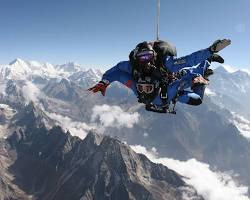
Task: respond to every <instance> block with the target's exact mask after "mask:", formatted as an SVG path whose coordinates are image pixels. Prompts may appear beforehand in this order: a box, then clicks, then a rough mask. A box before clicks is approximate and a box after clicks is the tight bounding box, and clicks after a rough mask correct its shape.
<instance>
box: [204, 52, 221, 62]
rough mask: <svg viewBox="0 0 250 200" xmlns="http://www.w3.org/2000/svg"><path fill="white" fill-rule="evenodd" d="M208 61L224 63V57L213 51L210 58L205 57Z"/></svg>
mask: <svg viewBox="0 0 250 200" xmlns="http://www.w3.org/2000/svg"><path fill="white" fill-rule="evenodd" d="M207 61H208V62H210V63H211V62H217V63H221V64H222V63H224V59H223V58H222V57H221V56H220V55H219V54H216V53H214V54H213V55H212V56H210V58H208V59H207Z"/></svg>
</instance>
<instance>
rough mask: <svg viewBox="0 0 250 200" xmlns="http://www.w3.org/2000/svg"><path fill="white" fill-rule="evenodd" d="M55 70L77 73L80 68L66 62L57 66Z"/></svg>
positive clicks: (73, 63)
mask: <svg viewBox="0 0 250 200" xmlns="http://www.w3.org/2000/svg"><path fill="white" fill-rule="evenodd" d="M56 68H57V69H59V70H64V71H66V72H78V71H80V70H81V66H80V65H79V64H77V63H75V62H68V63H65V64H62V65H57V66H56Z"/></svg>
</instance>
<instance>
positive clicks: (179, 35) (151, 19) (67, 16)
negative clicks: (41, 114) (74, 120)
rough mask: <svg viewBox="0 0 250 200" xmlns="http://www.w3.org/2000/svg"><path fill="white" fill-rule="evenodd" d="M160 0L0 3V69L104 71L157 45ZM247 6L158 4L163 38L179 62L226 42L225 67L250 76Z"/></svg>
mask: <svg viewBox="0 0 250 200" xmlns="http://www.w3.org/2000/svg"><path fill="white" fill-rule="evenodd" d="M156 15H157V0H126V1H124V0H105V1H104V0H71V1H69V0H0V63H1V64H8V63H9V62H11V61H12V60H14V59H15V58H21V59H24V60H36V61H40V62H49V63H52V64H63V63H66V62H70V61H73V62H76V63H79V64H81V65H83V66H86V67H95V68H101V69H108V68H110V67H112V66H113V65H115V64H116V63H117V62H119V61H121V60H127V59H128V54H129V52H130V50H131V49H133V48H134V47H135V46H136V44H137V43H139V42H141V41H145V40H148V41H152V40H155V39H156ZM249 35H250V0H237V1H234V0H230V1H229V0H188V1H186V0H175V1H170V0H161V15H160V39H162V40H167V41H169V42H170V43H172V44H174V45H175V46H176V47H177V52H178V56H179V57H180V56H185V55H188V54H190V53H192V52H194V51H197V50H200V49H203V48H207V47H208V46H209V45H211V44H212V43H213V41H215V40H216V39H223V38H229V39H231V40H232V44H231V46H229V47H227V48H226V49H224V50H223V51H222V52H221V55H222V56H223V57H224V59H225V60H226V62H225V64H227V65H231V66H234V67H236V68H247V69H250V39H249V37H248V36H249Z"/></svg>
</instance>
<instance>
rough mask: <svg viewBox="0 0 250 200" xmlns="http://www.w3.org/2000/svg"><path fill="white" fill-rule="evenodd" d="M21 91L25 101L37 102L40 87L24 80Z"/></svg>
mask: <svg viewBox="0 0 250 200" xmlns="http://www.w3.org/2000/svg"><path fill="white" fill-rule="evenodd" d="M22 93H23V96H24V98H25V99H26V100H27V102H30V101H33V102H38V101H39V100H38V96H39V95H40V94H41V92H40V89H39V88H38V87H36V86H35V85H34V84H33V83H31V82H30V81H26V82H25V85H24V86H23V87H22Z"/></svg>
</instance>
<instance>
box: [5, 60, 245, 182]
mask: <svg viewBox="0 0 250 200" xmlns="http://www.w3.org/2000/svg"><path fill="white" fill-rule="evenodd" d="M26 63H28V64H27V66H32V65H35V64H36V65H38V64H37V63H33V64H32V65H30V62H27V61H26ZM71 65H72V66H71ZM67 66H68V67H69V66H71V67H73V66H74V64H69V65H65V66H64V65H62V66H61V67H58V66H53V67H54V68H55V69H57V71H58V73H57V75H58V77H55V76H54V77H52V76H51V77H44V76H43V75H42V74H40V75H39V76H36V78H35V79H34V76H26V77H27V78H26V79H22V78H16V79H9V78H6V77H5V79H3V80H1V81H0V92H1V91H2V92H1V94H0V100H1V101H0V102H1V103H7V104H9V105H11V106H13V108H14V109H16V110H18V109H19V108H20V107H21V106H22V104H23V103H24V102H29V101H30V100H32V99H33V100H35V101H34V104H35V105H36V107H39V109H40V110H42V111H44V112H45V113H46V115H48V116H52V117H53V118H54V119H55V121H57V122H58V124H61V125H64V126H65V127H66V126H70V124H73V129H74V131H76V130H78V131H79V129H84V131H86V130H89V129H90V128H89V127H93V126H94V127H97V128H102V129H103V127H102V126H103V125H104V124H105V123H106V122H107V121H108V120H111V119H113V118H116V119H117V120H118V121H119V120H121V121H123V122H124V121H125V122H126V121H128V118H129V117H128V116H130V115H126V113H129V114H131V113H137V114H138V116H139V118H138V121H137V122H135V123H133V125H132V126H123V127H122V128H119V126H107V127H104V129H105V133H106V134H108V135H110V136H112V137H118V138H119V139H120V140H122V141H126V142H127V143H128V144H140V145H143V146H145V147H147V148H149V149H152V148H156V149H157V152H158V153H159V155H160V156H167V157H170V158H174V159H179V160H187V159H191V158H196V159H197V160H199V161H203V162H206V163H209V164H210V166H211V167H213V168H216V169H219V170H221V171H232V170H233V172H234V173H237V174H239V178H238V179H239V180H240V182H242V183H244V184H246V185H250V176H249V175H248V169H249V167H250V166H249V163H250V162H249V161H250V156H249V155H250V144H249V140H248V137H246V135H247V134H248V132H249V130H250V128H249V129H247V127H250V122H249V123H248V121H247V119H249V118H248V114H247V113H248V110H247V107H248V104H249V103H248V101H247V96H248V91H249V89H248V81H249V80H248V79H249V76H248V74H247V73H245V72H241V71H239V72H237V73H236V72H235V73H232V72H228V71H227V70H225V68H224V67H220V68H218V69H216V70H215V74H214V75H213V76H211V78H210V79H211V81H210V85H209V90H208V91H209V93H207V94H208V96H206V97H205V99H204V103H203V104H202V105H200V106H198V107H191V106H186V105H182V104H178V105H177V109H178V111H177V115H164V114H156V113H150V112H147V111H145V109H144V108H143V107H142V106H141V105H139V104H138V103H137V100H136V97H134V96H133V94H132V93H131V92H130V91H129V90H127V89H126V88H125V87H123V86H121V85H119V84H112V85H111V86H109V89H108V90H107V95H106V97H102V96H101V95H99V94H96V95H92V94H89V93H88V92H86V88H88V87H89V86H91V85H92V84H94V82H96V81H97V80H98V79H99V78H98V77H99V76H100V74H99V72H98V71H95V70H82V69H79V67H78V66H76V67H75V68H74V67H73V68H74V69H69V68H70V67H69V68H67ZM9 67H10V66H9ZM0 69H1V66H0ZM59 72H60V73H59ZM38 77H40V79H39V78H38ZM38 80H40V81H38ZM237 95H238V97H240V98H236V96H237ZM239 99H240V100H239ZM244 99H246V101H245V100H244ZM241 100H242V101H241ZM103 104H105V106H106V107H105V109H104V110H101V111H100V109H102V108H103V107H102V106H103ZM96 106H97V108H98V109H99V111H98V109H97V111H96ZM113 106H116V107H117V106H118V107H119V108H120V109H122V111H123V112H124V113H123V114H125V115H123V114H122V113H117V112H114V113H113V110H115V108H116V107H113ZM107 108H108V109H107ZM241 108H242V109H241ZM232 111H233V112H232ZM105 114H106V115H105ZM107 114H108V115H107ZM236 114H237V115H236ZM238 114H239V115H238ZM93 115H96V116H97V118H96V120H95V121H93ZM242 116H244V117H245V118H242ZM45 118H46V117H45ZM105 120H106V121H105ZM116 122H117V121H116ZM116 122H114V123H116ZM128 123H131V121H130V122H128ZM86 126H87V127H86ZM131 127H132V128H131ZM243 132H245V133H246V134H245V135H244V134H243ZM249 135H250V134H249Z"/></svg>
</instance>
